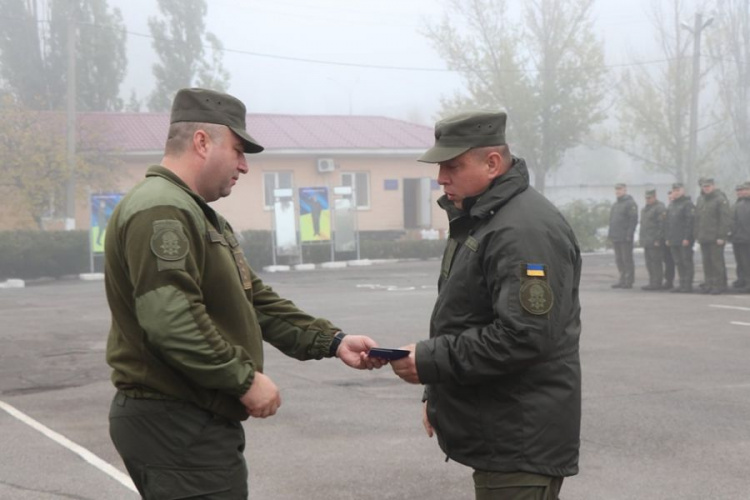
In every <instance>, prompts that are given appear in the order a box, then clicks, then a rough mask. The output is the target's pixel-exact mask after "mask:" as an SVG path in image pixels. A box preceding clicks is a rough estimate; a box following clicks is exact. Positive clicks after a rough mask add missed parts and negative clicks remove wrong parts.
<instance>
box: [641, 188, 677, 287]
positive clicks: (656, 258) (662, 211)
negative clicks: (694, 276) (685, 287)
mask: <svg viewBox="0 0 750 500" xmlns="http://www.w3.org/2000/svg"><path fill="white" fill-rule="evenodd" d="M666 222H667V207H665V206H664V203H662V202H660V201H659V200H657V199H656V189H649V190H647V191H646V205H645V206H644V207H643V209H642V210H641V230H640V233H639V238H638V239H639V240H640V242H641V246H642V247H643V251H644V254H645V258H646V270H647V271H648V285H645V286H642V287H641V289H643V290H662V289H664V288H665V286H666V285H669V286H668V288H672V284H671V280H668V281H667V283H664V284H663V283H662V280H663V279H664V248H665V244H664V229H665V226H666ZM672 272H673V273H674V268H673V271H672ZM672 279H674V274H673V275H672Z"/></svg>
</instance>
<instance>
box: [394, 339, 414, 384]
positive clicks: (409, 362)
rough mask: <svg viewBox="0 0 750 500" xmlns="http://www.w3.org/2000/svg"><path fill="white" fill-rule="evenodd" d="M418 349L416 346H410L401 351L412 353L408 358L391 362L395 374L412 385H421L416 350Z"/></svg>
mask: <svg viewBox="0 0 750 500" xmlns="http://www.w3.org/2000/svg"><path fill="white" fill-rule="evenodd" d="M416 348H417V346H416V344H410V345H407V346H404V347H399V349H404V350H406V351H411V352H410V353H409V355H408V356H406V357H404V358H401V359H394V360H393V361H391V368H393V373H395V374H396V375H398V376H399V377H401V378H402V379H403V380H404V381H406V382H409V383H410V384H419V383H421V382H420V381H419V374H418V373H417V363H416V357H415V354H414V350H415V349H416Z"/></svg>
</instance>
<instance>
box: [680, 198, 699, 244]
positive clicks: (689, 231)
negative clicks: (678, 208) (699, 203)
mask: <svg viewBox="0 0 750 500" xmlns="http://www.w3.org/2000/svg"><path fill="white" fill-rule="evenodd" d="M682 210H683V220H684V221H685V226H684V228H683V234H682V239H683V240H689V241H691V242H692V241H695V240H696V239H697V234H698V218H697V217H696V215H695V205H693V202H692V201H688V202H687V203H685V206H684V207H683V209H682ZM679 244H682V241H680V242H679Z"/></svg>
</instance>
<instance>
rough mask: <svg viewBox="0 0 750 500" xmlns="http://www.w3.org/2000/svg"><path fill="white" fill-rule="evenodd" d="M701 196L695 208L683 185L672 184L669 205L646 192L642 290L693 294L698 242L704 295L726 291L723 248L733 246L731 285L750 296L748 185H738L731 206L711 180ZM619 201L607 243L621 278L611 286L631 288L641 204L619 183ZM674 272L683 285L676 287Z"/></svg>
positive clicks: (706, 180)
mask: <svg viewBox="0 0 750 500" xmlns="http://www.w3.org/2000/svg"><path fill="white" fill-rule="evenodd" d="M699 185H700V187H701V194H700V196H699V197H698V200H697V201H696V203H695V204H693V202H692V200H691V199H690V196H688V195H686V194H685V186H684V185H683V184H682V183H679V182H678V183H674V184H672V190H671V191H670V192H669V206H668V207H666V206H664V203H662V202H661V201H659V200H658V199H657V196H656V190H655V189H650V190H647V191H646V205H645V206H644V207H643V209H642V210H641V227H640V232H639V237H640V238H639V239H640V245H641V246H642V247H643V249H644V253H645V258H646V269H647V270H648V275H649V283H648V285H645V286H642V287H641V288H642V289H643V290H671V291H672V292H676V293H691V292H692V291H693V275H694V266H693V246H694V244H695V242H696V241H697V242H698V243H699V244H700V248H701V256H702V260H703V274H704V283H702V284H701V285H700V291H701V292H702V293H710V294H714V295H716V294H721V293H724V292H726V291H727V290H728V280H727V271H726V265H725V262H724V248H725V246H726V243H727V242H730V241H731V243H732V248H733V250H734V258H735V261H736V264H737V279H736V280H735V281H734V283H733V284H732V287H733V288H734V289H735V290H736V291H737V292H742V293H750V182H746V183H743V184H740V185H738V186H737V187H736V193H737V200H736V201H735V203H734V204H733V205H731V206H730V203H729V200H728V199H727V197H726V195H725V194H724V193H723V192H722V191H721V190H720V189H718V188H716V186H715V184H714V180H713V179H710V178H701V179H700V181H699ZM615 196H616V197H617V201H616V202H615V203H614V204H613V205H612V209H611V212H610V219H609V239H610V241H611V242H612V245H613V247H614V250H615V260H616V263H617V269H618V271H619V273H620V279H619V281H618V282H617V283H615V284H613V285H612V288H632V287H633V282H634V281H635V265H634V262H633V239H634V235H635V228H636V226H637V225H638V206H637V204H636V202H635V200H633V197H632V196H630V195H629V194H627V186H626V185H625V184H616V185H615ZM675 269H676V270H677V277H678V278H679V282H678V283H677V284H676V285H677V286H675V283H674V279H675Z"/></svg>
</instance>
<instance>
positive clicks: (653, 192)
mask: <svg viewBox="0 0 750 500" xmlns="http://www.w3.org/2000/svg"><path fill="white" fill-rule="evenodd" d="M646 196H656V189H647V190H646Z"/></svg>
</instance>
